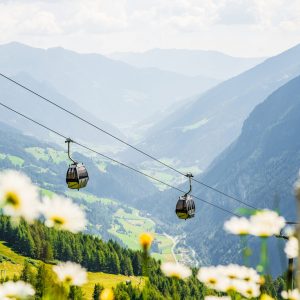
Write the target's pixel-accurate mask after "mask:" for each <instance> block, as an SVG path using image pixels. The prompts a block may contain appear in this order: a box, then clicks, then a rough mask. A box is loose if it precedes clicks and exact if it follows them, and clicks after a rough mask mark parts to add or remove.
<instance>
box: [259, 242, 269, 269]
mask: <svg viewBox="0 0 300 300" xmlns="http://www.w3.org/2000/svg"><path fill="white" fill-rule="evenodd" d="M267 241H268V239H267V238H266V237H262V238H261V250H260V264H259V270H258V271H259V272H261V273H262V274H265V273H266V270H267V267H268V243H267Z"/></svg>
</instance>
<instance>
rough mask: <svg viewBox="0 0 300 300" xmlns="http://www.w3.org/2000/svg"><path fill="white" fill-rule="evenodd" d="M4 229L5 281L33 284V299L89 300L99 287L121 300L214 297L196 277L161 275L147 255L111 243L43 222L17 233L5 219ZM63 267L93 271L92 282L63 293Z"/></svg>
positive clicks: (0, 251)
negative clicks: (58, 269)
mask: <svg viewBox="0 0 300 300" xmlns="http://www.w3.org/2000/svg"><path fill="white" fill-rule="evenodd" d="M0 227H1V231H0V239H1V240H5V241H7V245H9V247H11V248H9V247H7V246H6V245H3V242H2V243H1V242H0V258H1V261H0V266H2V267H4V268H5V269H4V270H2V273H1V276H4V278H2V279H3V280H4V281H7V280H9V279H13V280H23V281H26V282H28V283H30V284H31V285H32V286H33V287H34V288H35V291H36V295H35V297H34V299H48V298H47V295H51V296H53V295H54V294H55V295H60V298H59V299H72V300H75V299H76V300H79V299H80V300H83V299H86V300H88V299H89V300H90V299H91V296H92V293H93V290H94V283H98V284H100V286H101V287H102V288H103V285H104V284H105V285H106V286H107V287H115V288H114V296H115V299H116V300H123V299H137V300H142V299H157V300H163V299H168V300H171V299H174V297H176V299H177V298H178V299H185V298H186V297H188V298H189V299H191V300H193V299H199V298H200V297H201V296H202V297H203V296H204V295H205V294H207V292H209V290H208V289H207V288H206V287H205V286H204V285H203V284H202V283H200V282H199V281H198V280H197V279H196V276H195V274H194V275H192V276H190V278H188V279H186V280H174V279H173V278H168V277H166V276H164V275H163V273H162V271H161V270H160V262H158V261H156V260H154V259H153V258H151V257H148V256H147V259H145V253H144V252H142V251H132V250H128V249H124V248H122V247H120V245H118V244H117V243H115V242H112V241H109V242H107V243H105V242H103V241H102V240H100V239H99V238H95V237H93V236H91V235H84V234H81V233H79V234H72V233H70V232H67V231H59V230H56V229H53V228H47V227H46V226H44V225H43V224H42V223H40V222H39V221H37V222H35V223H33V224H31V225H29V224H28V223H25V222H24V221H21V222H20V223H19V225H18V226H17V227H14V226H13V225H12V223H11V222H10V219H9V218H8V217H5V216H1V218H0ZM11 249H14V250H15V251H12V250H11ZM20 254H22V255H20ZM146 255H147V254H146ZM62 261H72V262H75V263H77V264H78V263H79V264H81V265H82V266H83V267H85V269H86V270H87V271H89V272H88V274H87V275H88V276H87V277H88V278H87V279H88V282H87V283H86V284H85V285H83V286H82V288H80V287H71V288H70V289H65V288H63V286H62V284H61V283H60V282H59V281H58V278H57V275H55V274H54V272H53V270H52V266H53V265H56V264H57V263H60V262H62ZM5 270H6V273H5ZM98 271H104V272H105V273H100V272H98ZM81 272H82V270H81ZM144 272H145V273H144ZM112 274H115V275H112ZM119 274H125V275H126V276H124V275H123V276H122V275H119ZM133 274H134V275H135V276H133ZM128 275H130V276H128ZM141 275H143V276H141ZM145 276H147V279H145ZM125 279H127V281H129V282H124V281H125ZM71 292H73V295H72V294H71ZM74 294H75V295H77V296H75V295H74ZM71 295H72V296H71Z"/></svg>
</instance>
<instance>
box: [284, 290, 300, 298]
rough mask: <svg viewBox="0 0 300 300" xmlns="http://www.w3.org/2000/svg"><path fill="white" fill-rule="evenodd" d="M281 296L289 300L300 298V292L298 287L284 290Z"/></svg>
mask: <svg viewBox="0 0 300 300" xmlns="http://www.w3.org/2000/svg"><path fill="white" fill-rule="evenodd" d="M281 296H282V298H283V299H287V300H299V299H300V293H299V290H298V289H294V290H288V291H282V292H281Z"/></svg>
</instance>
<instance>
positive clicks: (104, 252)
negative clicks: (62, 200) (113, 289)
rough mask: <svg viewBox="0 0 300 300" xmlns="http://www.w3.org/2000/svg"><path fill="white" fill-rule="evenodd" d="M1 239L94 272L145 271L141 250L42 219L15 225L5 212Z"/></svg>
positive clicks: (29, 253) (33, 253) (31, 254)
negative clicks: (50, 225) (53, 225)
mask: <svg viewBox="0 0 300 300" xmlns="http://www.w3.org/2000/svg"><path fill="white" fill-rule="evenodd" d="M0 239H1V240H4V241H6V242H7V244H8V246H9V247H11V248H12V249H13V250H14V251H16V252H18V253H20V254H22V255H24V256H27V257H30V258H34V259H38V260H41V261H44V262H52V261H57V260H59V261H73V262H76V263H79V264H80V265H82V266H83V267H85V268H86V269H87V270H89V271H92V272H104V273H110V274H124V275H128V276H129V275H136V276H139V275H142V253H141V252H140V251H133V250H130V249H126V248H122V247H121V246H120V245H119V244H118V243H116V242H114V241H112V240H109V241H108V242H104V241H102V240H101V239H100V238H98V237H95V236H92V235H87V234H82V233H79V234H73V233H70V232H67V231H59V230H55V229H52V228H48V227H46V226H45V225H43V224H42V223H41V222H35V223H34V224H28V223H26V222H24V221H21V222H20V223H19V225H18V226H14V225H13V224H12V223H11V221H10V219H9V218H8V217H6V216H0ZM150 263H152V264H154V263H155V261H154V260H151V261H150Z"/></svg>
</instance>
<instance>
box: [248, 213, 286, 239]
mask: <svg viewBox="0 0 300 300" xmlns="http://www.w3.org/2000/svg"><path fill="white" fill-rule="evenodd" d="M250 223H251V229H250V233H251V234H252V235H255V236H260V237H268V236H272V235H278V234H280V231H281V229H282V228H283V227H284V226H285V219H284V218H283V217H281V216H279V215H278V213H277V212H275V211H271V210H267V209H264V210H261V211H258V212H257V213H256V214H255V215H252V216H251V217H250Z"/></svg>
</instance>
